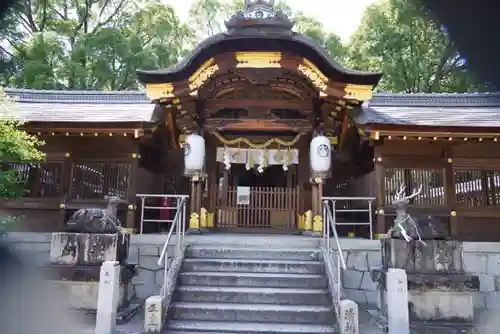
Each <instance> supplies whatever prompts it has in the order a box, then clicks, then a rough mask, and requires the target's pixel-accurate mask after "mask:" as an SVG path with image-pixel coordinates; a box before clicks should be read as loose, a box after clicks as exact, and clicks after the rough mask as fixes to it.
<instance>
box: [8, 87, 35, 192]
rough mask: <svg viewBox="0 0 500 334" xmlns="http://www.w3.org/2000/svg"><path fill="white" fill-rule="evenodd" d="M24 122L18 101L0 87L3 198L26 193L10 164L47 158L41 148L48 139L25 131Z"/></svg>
mask: <svg viewBox="0 0 500 334" xmlns="http://www.w3.org/2000/svg"><path fill="white" fill-rule="evenodd" d="M21 125H22V123H21V122H18V121H16V120H15V103H14V101H13V100H12V99H10V98H9V97H8V96H7V95H6V94H5V92H4V91H3V89H2V88H0V198H18V197H22V196H23V195H24V184H23V183H22V181H21V180H20V178H19V175H18V173H17V171H16V170H14V169H10V168H8V166H6V164H7V163H26V162H29V163H32V162H33V163H36V162H38V161H41V160H43V159H44V157H45V154H44V153H43V152H41V151H39V148H40V147H41V146H42V145H43V144H44V142H43V141H41V140H39V139H38V138H37V137H36V136H32V135H30V134H28V133H27V132H25V131H23V130H21V129H20V128H19V127H20V126H21Z"/></svg>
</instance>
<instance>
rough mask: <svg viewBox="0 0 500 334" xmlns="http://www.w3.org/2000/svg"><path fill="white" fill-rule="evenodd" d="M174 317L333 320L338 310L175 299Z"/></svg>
mask: <svg viewBox="0 0 500 334" xmlns="http://www.w3.org/2000/svg"><path fill="white" fill-rule="evenodd" d="M169 316H170V319H175V320H196V321H232V322H261V323H262V322H270V323H274V324H276V323H285V324H333V323H334V321H335V318H334V311H333V309H332V308H331V307H326V306H307V305H269V304H232V303H189V302H174V303H172V305H171V306H170V309H169Z"/></svg>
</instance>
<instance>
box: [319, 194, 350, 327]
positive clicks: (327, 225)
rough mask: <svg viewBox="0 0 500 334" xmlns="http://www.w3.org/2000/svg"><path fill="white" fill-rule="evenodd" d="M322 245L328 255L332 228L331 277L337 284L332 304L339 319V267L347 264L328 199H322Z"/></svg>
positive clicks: (340, 286)
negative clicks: (333, 273)
mask: <svg viewBox="0 0 500 334" xmlns="http://www.w3.org/2000/svg"><path fill="white" fill-rule="evenodd" d="M323 224H324V227H323V247H324V248H325V252H326V255H327V256H328V257H330V255H331V253H332V249H331V247H330V230H331V229H333V236H334V238H335V243H336V244H337V261H336V263H335V265H336V268H334V269H337V273H336V276H337V277H336V278H334V279H333V282H334V284H336V285H337V286H332V287H331V289H332V293H335V294H334V296H333V305H334V309H335V314H336V315H337V318H339V319H340V301H341V300H342V271H341V270H340V269H341V268H342V269H344V270H346V269H347V266H346V263H345V259H344V252H343V251H342V246H340V240H339V236H338V233H337V228H336V224H335V216H334V215H333V214H332V211H331V210H330V206H329V205H328V200H324V201H323Z"/></svg>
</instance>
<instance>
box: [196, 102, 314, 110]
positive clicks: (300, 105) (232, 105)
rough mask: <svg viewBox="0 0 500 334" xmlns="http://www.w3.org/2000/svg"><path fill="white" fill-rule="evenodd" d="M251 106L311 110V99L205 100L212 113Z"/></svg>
mask: <svg viewBox="0 0 500 334" xmlns="http://www.w3.org/2000/svg"><path fill="white" fill-rule="evenodd" d="M249 107H260V108H268V109H294V110H297V111H305V112H310V111H311V102H310V101H299V100H229V99H221V100H207V101H205V109H206V110H209V111H210V113H211V114H214V113H216V112H217V111H218V110H220V109H226V108H227V109H240V108H241V109H247V108H249Z"/></svg>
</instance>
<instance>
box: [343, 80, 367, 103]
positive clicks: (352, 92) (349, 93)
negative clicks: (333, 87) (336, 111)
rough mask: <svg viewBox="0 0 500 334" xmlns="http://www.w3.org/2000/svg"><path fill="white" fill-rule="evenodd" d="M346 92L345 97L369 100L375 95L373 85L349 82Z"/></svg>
mask: <svg viewBox="0 0 500 334" xmlns="http://www.w3.org/2000/svg"><path fill="white" fill-rule="evenodd" d="M344 92H345V93H346V95H344V99H349V100H358V101H368V100H370V99H371V98H372V97H373V86H370V85H354V84H347V85H346V86H345V88H344Z"/></svg>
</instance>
